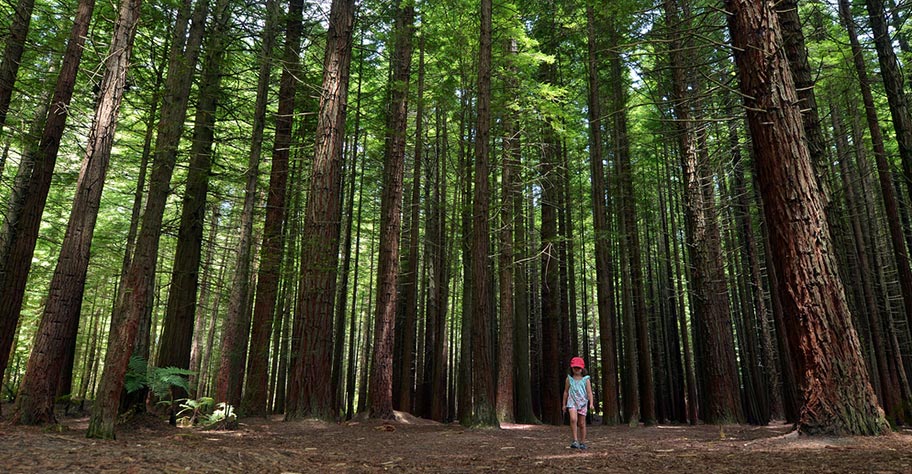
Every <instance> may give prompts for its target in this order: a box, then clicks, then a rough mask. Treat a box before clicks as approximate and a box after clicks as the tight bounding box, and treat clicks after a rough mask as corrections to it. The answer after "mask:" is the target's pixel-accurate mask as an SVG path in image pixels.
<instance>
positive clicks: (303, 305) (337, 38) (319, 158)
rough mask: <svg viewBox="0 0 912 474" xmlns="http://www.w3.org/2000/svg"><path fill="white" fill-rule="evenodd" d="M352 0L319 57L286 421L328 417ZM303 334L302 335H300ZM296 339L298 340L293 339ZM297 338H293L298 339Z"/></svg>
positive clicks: (336, 10) (343, 3)
mask: <svg viewBox="0 0 912 474" xmlns="http://www.w3.org/2000/svg"><path fill="white" fill-rule="evenodd" d="M354 20H355V1H354V0H333V2H332V6H331V10H330V15H329V30H328V31H327V35H326V54H325V56H324V59H323V92H322V94H321V96H320V107H319V113H318V117H317V139H316V146H315V150H314V163H313V170H312V172H311V173H312V174H311V181H310V196H309V199H308V200H307V206H306V211H305V214H304V229H303V235H304V241H303V242H302V244H301V245H302V248H301V265H302V271H301V274H302V278H301V281H302V287H301V294H300V295H299V297H298V302H297V313H298V316H299V317H300V318H301V319H303V321H301V322H302V323H303V325H302V324H298V323H297V320H296V322H295V328H294V329H295V332H296V333H297V334H303V340H302V345H301V353H300V354H295V357H294V364H293V365H292V370H291V376H290V383H289V399H288V407H287V408H288V410H287V413H286V416H287V418H288V419H293V418H297V417H300V416H305V415H310V416H314V417H317V418H321V419H332V418H333V417H334V415H335V413H333V410H332V406H331V405H332V387H331V386H330V381H331V379H332V360H331V359H332V316H333V305H334V303H335V302H334V301H333V297H334V296H335V294H336V271H337V269H336V267H337V263H338V260H339V253H338V251H339V231H340V227H341V222H340V221H341V218H340V217H341V213H342V206H341V194H342V193H341V186H342V146H343V144H344V142H345V141H344V138H345V136H344V135H345V111H346V105H347V98H348V76H349V67H350V66H351V51H352V28H353V24H354ZM302 330H303V332H301V331H302ZM295 337H296V336H295ZM296 338H297V337H296Z"/></svg>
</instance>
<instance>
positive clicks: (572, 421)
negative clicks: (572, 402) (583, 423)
mask: <svg viewBox="0 0 912 474" xmlns="http://www.w3.org/2000/svg"><path fill="white" fill-rule="evenodd" d="M576 419H577V416H576V408H571V409H570V431H571V432H573V441H579V438H577V437H576V423H577V421H576Z"/></svg>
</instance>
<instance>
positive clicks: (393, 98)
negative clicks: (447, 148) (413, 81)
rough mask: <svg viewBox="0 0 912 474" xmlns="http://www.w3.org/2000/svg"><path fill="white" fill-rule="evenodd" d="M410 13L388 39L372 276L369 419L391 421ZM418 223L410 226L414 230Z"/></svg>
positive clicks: (400, 5) (405, 8)
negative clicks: (373, 306)
mask: <svg viewBox="0 0 912 474" xmlns="http://www.w3.org/2000/svg"><path fill="white" fill-rule="evenodd" d="M414 17H415V8H414V5H413V4H412V2H410V1H408V0H405V1H400V2H397V5H396V25H395V27H394V28H395V29H394V34H393V44H394V49H393V58H392V68H393V75H392V78H391V79H390V81H391V82H390V108H389V117H388V121H387V123H388V125H387V127H388V129H387V130H389V131H388V136H387V138H386V150H385V156H384V163H383V194H382V197H381V201H380V207H381V210H380V222H381V228H380V257H379V261H378V271H377V308H376V315H375V318H376V319H375V322H374V324H375V326H374V353H373V359H372V365H371V372H370V416H371V417H374V418H384V419H391V418H393V416H394V415H393V399H392V397H393V385H392V379H393V363H392V362H393V340H394V338H395V334H394V331H395V326H394V318H395V316H396V299H397V294H396V280H397V279H398V276H399V268H398V266H399V235H400V224H401V209H402V175H403V168H404V161H405V139H406V127H407V124H408V122H407V120H408V87H409V75H410V67H411V63H412V36H413V34H414V25H413V22H414ZM416 224H417V223H413V225H416Z"/></svg>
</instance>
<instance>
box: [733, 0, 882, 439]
mask: <svg viewBox="0 0 912 474" xmlns="http://www.w3.org/2000/svg"><path fill="white" fill-rule="evenodd" d="M726 9H727V10H728V11H729V12H731V15H730V16H729V29H730V31H731V37H732V46H733V47H734V48H735V63H736V65H737V67H738V71H739V72H740V76H739V79H740V80H739V82H740V89H741V92H742V94H743V98H744V105H745V108H746V110H747V121H748V125H749V127H750V132H751V138H752V139H753V145H754V150H755V152H756V167H757V180H758V182H759V183H760V191H761V195H762V196H763V204H764V215H765V217H766V220H767V222H768V224H769V227H770V238H771V244H772V245H771V247H772V248H773V258H774V259H775V263H776V269H777V271H778V272H779V274H780V278H782V282H783V284H784V286H785V291H783V292H782V293H781V296H782V304H783V309H784V310H785V313H786V314H789V315H791V317H789V318H788V319H787V320H786V323H787V326H788V336H789V340H790V343H791V345H792V346H793V347H797V348H799V350H798V351H797V359H798V360H797V363H798V367H799V369H800V385H801V389H802V395H803V396H802V402H803V406H802V413H801V420H800V423H799V429H800V430H801V431H802V432H804V433H808V434H815V433H820V434H880V433H884V432H886V431H887V430H888V429H889V426H888V425H887V423H886V421H885V419H884V416H883V411H882V410H881V409H880V407H879V406H878V405H877V399H876V397H875V396H874V392H873V390H872V389H871V385H870V383H869V382H868V374H867V370H866V369H865V367H864V362H863V361H862V359H861V350H860V345H859V341H858V336H857V334H856V333H855V329H854V327H853V325H852V319H851V314H850V313H849V309H848V306H847V304H846V301H845V294H844V291H843V286H842V282H841V280H840V278H839V275H838V274H837V272H836V268H835V265H834V262H835V259H834V257H833V255H832V253H831V252H832V251H831V248H830V247H831V237H830V233H829V228H828V226H827V224H826V220H825V216H824V210H823V202H822V198H821V194H820V189H819V187H818V186H817V181H816V178H815V175H814V173H813V169H812V166H811V159H810V154H809V152H808V149H807V146H806V144H805V143H804V141H803V129H802V125H801V112H800V109H799V106H798V98H797V95H796V92H795V84H794V82H793V80H792V74H791V71H790V70H789V67H788V61H787V59H786V57H785V52H784V51H783V50H782V47H781V44H782V39H781V36H780V32H779V23H778V20H777V18H776V15H775V13H774V12H773V11H772V4H771V3H769V2H765V1H760V0H727V1H726Z"/></svg>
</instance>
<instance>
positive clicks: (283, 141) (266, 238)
mask: <svg viewBox="0 0 912 474" xmlns="http://www.w3.org/2000/svg"><path fill="white" fill-rule="evenodd" d="M303 8H304V7H303V2H302V1H296V0H291V1H289V3H288V10H289V13H288V18H287V23H286V32H285V52H284V57H283V61H282V64H283V68H282V78H281V79H280V81H281V82H280V85H279V106H278V110H277V112H276V130H275V140H274V142H273V149H272V169H271V170H270V174H269V191H268V195H267V198H266V223H265V224H264V227H263V244H262V248H263V253H262V254H261V257H260V267H259V271H260V274H259V275H257V289H256V294H255V300H254V303H253V317H252V326H253V330H252V333H251V335H250V358H249V360H248V362H247V370H246V372H247V376H248V383H247V390H246V391H245V392H244V397H243V399H242V400H241V407H240V408H241V412H242V413H245V414H247V415H252V416H266V415H267V414H268V411H267V403H266V392H267V391H266V387H267V376H268V373H267V367H268V363H269V334H270V333H271V330H272V321H273V319H274V318H275V316H276V314H277V313H276V311H275V307H276V292H277V288H278V285H279V283H278V280H279V273H280V272H281V269H280V267H281V262H282V255H283V252H282V249H283V248H284V233H283V222H284V221H285V219H286V216H285V214H286V212H285V208H286V197H285V196H286V192H287V191H286V188H287V179H288V177H287V174H288V155H289V151H290V150H289V149H290V147H291V141H292V132H291V130H292V122H293V113H294V102H295V91H296V89H297V87H296V85H297V81H296V80H295V79H294V77H295V75H296V74H297V69H298V68H297V63H298V56H299V55H300V51H301V32H302V29H303V25H302V16H303V13H302V12H303ZM277 10H279V5H278V1H277V0H268V1H267V2H266V19H265V25H264V27H263V33H262V38H263V40H262V43H261V46H260V48H261V49H260V70H259V75H258V77H257V96H256V103H255V104H254V112H253V132H252V135H251V137H250V152H249V153H248V155H247V175H246V184H245V189H244V207H243V209H242V210H241V235H240V243H239V245H238V248H239V250H240V251H239V252H238V256H237V264H236V270H235V274H234V275H235V278H234V280H233V281H232V288H233V291H232V294H231V299H230V300H229V304H228V308H229V310H228V317H227V318H226V321H227V322H229V324H231V326H228V329H227V331H229V332H231V333H233V332H235V331H236V330H237V326H236V324H235V322H236V321H237V317H236V316H237V314H238V311H239V304H240V301H241V300H242V299H243V297H245V296H246V295H247V294H248V293H249V292H250V288H249V286H248V284H247V282H248V278H249V277H248V275H249V272H250V262H251V261H252V259H253V256H252V255H251V248H252V246H253V245H252V244H253V242H252V239H251V235H252V233H253V220H254V204H255V202H256V195H257V178H258V175H259V166H260V159H261V157H262V149H263V135H264V132H265V126H266V110H267V105H268V102H269V82H270V79H271V76H272V74H271V70H272V54H273V52H272V51H273V47H274V44H275V41H276V29H277V28H276V27H277V26H278V25H277V24H278V22H279V19H278V11H277ZM231 337H236V336H235V335H234V334H231ZM246 349H247V348H246V347H244V348H238V347H232V348H231V351H232V352H233V353H237V352H238V351H245V350H246ZM239 359H240V357H234V358H232V359H231V361H229V365H230V364H234V367H233V369H234V370H233V373H235V374H236V371H237V370H238V365H239V362H240V361H239ZM229 370H231V369H229ZM227 375H228V377H227V379H228V385H229V386H231V387H235V386H237V385H240V384H241V381H242V380H241V379H238V378H237V377H236V375H235V376H234V377H233V376H232V374H231V373H229V374H227ZM220 379H224V377H223V376H222V374H220ZM220 390H221V389H220ZM226 392H232V390H231V389H230V388H229V389H227V390H226ZM236 392H237V390H236V389H234V391H233V392H232V393H236Z"/></svg>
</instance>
